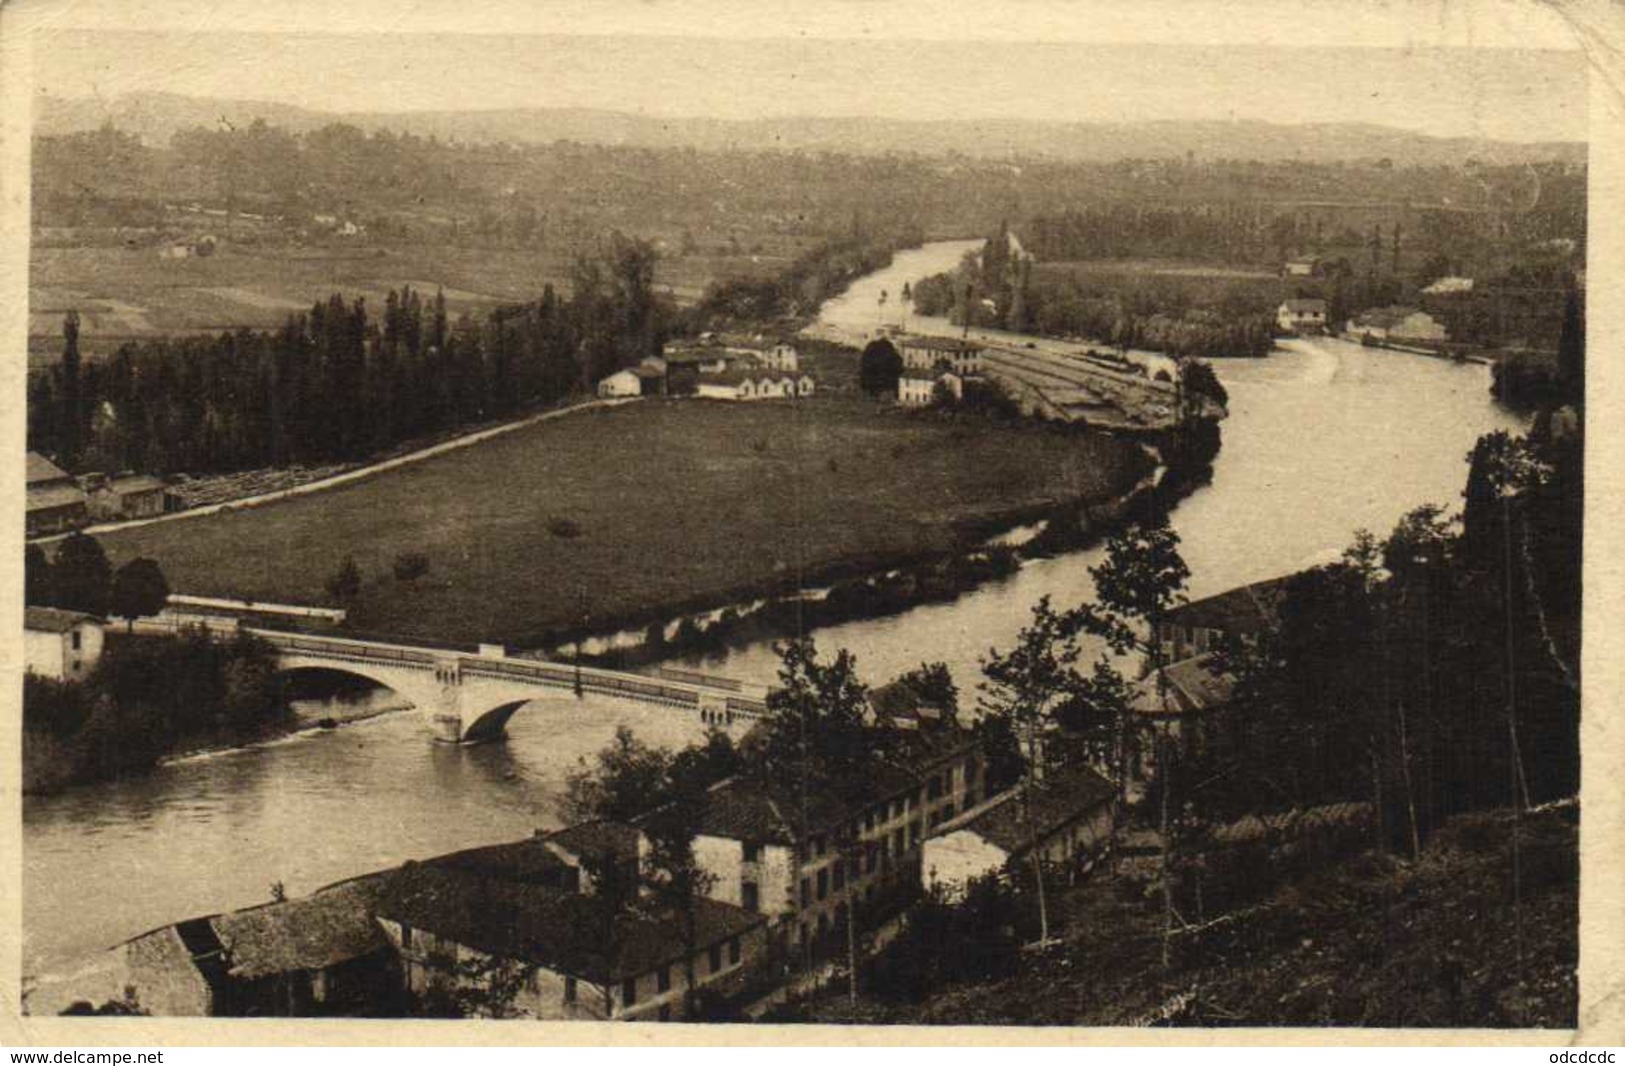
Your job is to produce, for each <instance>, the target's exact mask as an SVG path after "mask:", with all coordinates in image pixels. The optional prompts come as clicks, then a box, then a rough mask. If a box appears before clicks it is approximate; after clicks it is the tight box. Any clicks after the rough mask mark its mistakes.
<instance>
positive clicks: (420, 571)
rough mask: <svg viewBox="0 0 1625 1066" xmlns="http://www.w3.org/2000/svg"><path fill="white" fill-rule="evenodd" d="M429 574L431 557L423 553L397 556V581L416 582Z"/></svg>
mask: <svg viewBox="0 0 1625 1066" xmlns="http://www.w3.org/2000/svg"><path fill="white" fill-rule="evenodd" d="M428 572H429V557H428V556H427V555H424V554H423V553H422V552H401V553H400V554H399V555H397V556H395V580H396V581H416V580H417V579H418V578H420V577H422V576H423V575H424V574H427V573H428Z"/></svg>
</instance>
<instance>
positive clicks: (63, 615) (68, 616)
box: [23, 607, 100, 633]
mask: <svg viewBox="0 0 1625 1066" xmlns="http://www.w3.org/2000/svg"><path fill="white" fill-rule="evenodd" d="M98 621H100V619H99V618H97V617H96V616H95V615H91V614H86V613H84V612H83V611H64V610H62V609H61V608H60V607H24V608H23V628H24V629H32V630H35V631H37V632H41V633H66V632H67V631H68V630H70V629H72V628H73V627H74V626H76V625H79V624H80V623H82V622H98Z"/></svg>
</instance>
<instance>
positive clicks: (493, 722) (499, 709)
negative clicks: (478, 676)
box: [462, 693, 541, 744]
mask: <svg viewBox="0 0 1625 1066" xmlns="http://www.w3.org/2000/svg"><path fill="white" fill-rule="evenodd" d="M540 695H541V693H537V696H540ZM537 696H527V697H525V698H524V699H522V700H510V701H508V702H507V703H502V704H498V705H497V706H495V707H492V708H491V709H490V710H488V711H486V712H484V713H483V714H481V715H480V716H479V717H477V718H475V719H474V720H473V722H471V723H470V724H469V725H467V726H465V727H464V728H463V736H462V740H463V743H465V744H478V743H480V742H482V741H486V740H500V739H502V735H503V733H504V732H506V731H507V728H508V719H510V718H512V717H513V716H514V715H515V714H517V713H518V711H519V708H521V707H523V706H524V705H525V704H527V703H530V702H532V701H534V700H535V699H536V698H537Z"/></svg>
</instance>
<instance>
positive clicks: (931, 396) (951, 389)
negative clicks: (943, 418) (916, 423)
mask: <svg viewBox="0 0 1625 1066" xmlns="http://www.w3.org/2000/svg"><path fill="white" fill-rule="evenodd" d="M939 385H940V386H941V387H942V388H943V389H944V390H946V392H947V393H948V395H950V396H952V397H953V398H954V399H956V400H962V399H964V398H965V379H964V378H962V377H960V376H959V375H958V374H956V373H954V372H953V371H952V370H947V369H945V368H943V367H937V368H936V369H934V370H905V371H903V373H902V376H901V377H899V378H898V379H897V402H898V403H900V404H902V405H903V406H904V407H929V406H930V405H931V404H933V403H935V402H936V400H937V387H938V386H939Z"/></svg>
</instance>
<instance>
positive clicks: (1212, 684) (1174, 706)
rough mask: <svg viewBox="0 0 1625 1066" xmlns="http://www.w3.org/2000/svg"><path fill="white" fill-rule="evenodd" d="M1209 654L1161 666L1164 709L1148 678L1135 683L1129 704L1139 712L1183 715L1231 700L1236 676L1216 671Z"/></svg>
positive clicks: (1151, 681)
mask: <svg viewBox="0 0 1625 1066" xmlns="http://www.w3.org/2000/svg"><path fill="white" fill-rule="evenodd" d="M1214 659H1215V657H1214V656H1213V655H1211V654H1208V655H1198V656H1195V657H1194V658H1190V659H1184V660H1181V661H1180V662H1177V663H1173V664H1171V665H1169V666H1166V667H1164V668H1163V674H1164V676H1165V677H1166V678H1167V681H1168V693H1167V695H1168V706H1167V707H1166V708H1164V706H1163V702H1162V694H1161V693H1160V692H1158V690H1157V679H1156V678H1155V677H1148V678H1146V679H1145V680H1143V681H1140V682H1138V683H1136V685H1135V686H1134V694H1133V696H1132V697H1131V698H1130V701H1129V702H1130V704H1131V705H1132V706H1133V708H1134V709H1135V710H1136V711H1139V712H1140V713H1142V714H1167V713H1172V714H1185V713H1189V712H1191V711H1207V710H1212V709H1213V708H1215V707H1220V706H1223V705H1224V704H1226V703H1229V702H1230V697H1231V695H1232V694H1234V692H1235V689H1236V679H1235V678H1234V677H1233V676H1231V675H1230V674H1228V673H1225V672H1222V671H1215V670H1214V669H1213V668H1212V667H1213V664H1214Z"/></svg>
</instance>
